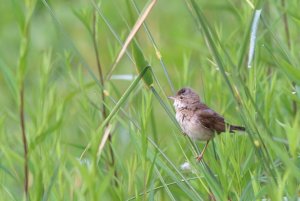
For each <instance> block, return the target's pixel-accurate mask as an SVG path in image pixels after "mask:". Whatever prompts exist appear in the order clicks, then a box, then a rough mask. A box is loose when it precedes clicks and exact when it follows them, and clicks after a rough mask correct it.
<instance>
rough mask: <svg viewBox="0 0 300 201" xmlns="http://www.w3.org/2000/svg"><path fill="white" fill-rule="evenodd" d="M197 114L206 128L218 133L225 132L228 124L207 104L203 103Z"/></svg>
mask: <svg viewBox="0 0 300 201" xmlns="http://www.w3.org/2000/svg"><path fill="white" fill-rule="evenodd" d="M197 115H198V117H199V120H200V122H201V124H202V125H203V126H205V127H206V128H208V129H210V130H211V131H213V132H217V133H221V132H225V129H226V126H225V120H224V118H223V117H222V116H221V115H219V114H218V113H216V112H215V111H213V110H212V109H210V108H209V107H207V106H206V105H204V104H201V108H200V109H199V110H198V112H197Z"/></svg>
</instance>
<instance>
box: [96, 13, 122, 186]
mask: <svg viewBox="0 0 300 201" xmlns="http://www.w3.org/2000/svg"><path fill="white" fill-rule="evenodd" d="M96 17H97V16H96V12H94V14H93V33H92V35H93V37H92V38H93V46H94V51H95V55H96V62H97V69H98V73H99V79H100V83H101V85H102V90H101V99H102V100H101V101H102V117H103V118H104V119H106V118H107V112H106V107H105V94H104V76H103V71H102V66H101V62H100V57H99V49H98V46H97V18H96ZM107 126H108V125H105V128H107ZM108 141H109V145H108V146H109V154H110V158H111V162H110V166H111V167H112V168H114V166H115V156H114V152H113V148H112V135H111V133H109V135H108ZM114 176H115V178H116V179H117V178H118V173H117V171H116V170H114ZM115 185H116V186H118V183H117V180H115Z"/></svg>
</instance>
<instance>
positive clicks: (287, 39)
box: [281, 0, 297, 115]
mask: <svg viewBox="0 0 300 201" xmlns="http://www.w3.org/2000/svg"><path fill="white" fill-rule="evenodd" d="M281 6H282V8H283V9H284V13H283V16H282V17H283V24H284V31H285V37H286V42H287V46H288V49H289V51H291V37H290V30H289V22H288V19H287V15H286V11H285V0H281ZM292 85H293V88H295V87H296V83H295V82H292ZM292 108H293V113H294V115H296V114H297V103H296V101H295V100H293V102H292Z"/></svg>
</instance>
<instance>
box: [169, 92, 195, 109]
mask: <svg viewBox="0 0 300 201" xmlns="http://www.w3.org/2000/svg"><path fill="white" fill-rule="evenodd" d="M168 98H169V99H172V100H173V101H174V107H175V109H176V110H178V109H183V108H187V107H190V106H193V105H195V104H198V103H199V102H200V97H199V96H198V94H197V93H196V92H194V91H193V90H192V89H191V88H188V87H184V88H182V89H180V90H179V91H178V92H177V93H176V95H175V96H169V97H168Z"/></svg>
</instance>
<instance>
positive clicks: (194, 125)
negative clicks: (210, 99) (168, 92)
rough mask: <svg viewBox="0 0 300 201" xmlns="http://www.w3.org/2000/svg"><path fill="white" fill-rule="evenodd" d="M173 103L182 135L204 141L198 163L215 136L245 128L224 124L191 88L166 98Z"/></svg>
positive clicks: (183, 89)
mask: <svg viewBox="0 0 300 201" xmlns="http://www.w3.org/2000/svg"><path fill="white" fill-rule="evenodd" d="M168 98H170V99H172V100H173V101H174V107H175V110H176V120H177V121H178V123H179V125H180V127H181V129H182V131H183V132H184V134H186V135H188V136H189V137H190V138H192V139H194V140H201V141H206V145H205V147H204V149H203V150H202V152H201V153H200V155H199V156H197V157H196V159H197V160H198V161H200V160H201V159H202V157H203V154H204V153H205V150H206V148H207V146H208V143H209V141H210V140H211V139H212V138H213V137H214V136H215V134H216V133H217V134H220V133H222V132H225V131H226V130H228V131H229V132H230V133H234V131H245V127H242V126H234V125H230V124H228V123H226V122H225V120H224V118H223V117H222V116H221V115H219V114H218V113H216V112H215V111H213V110H212V109H210V108H209V107H208V106H207V105H205V104H204V103H202V102H201V100H200V97H199V96H198V94H197V93H195V92H194V91H193V90H192V89H191V88H182V89H180V90H179V91H178V92H177V94H176V95H175V96H170V97H168Z"/></svg>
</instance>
